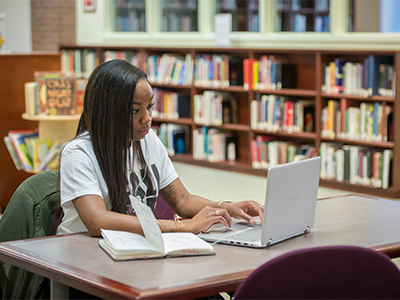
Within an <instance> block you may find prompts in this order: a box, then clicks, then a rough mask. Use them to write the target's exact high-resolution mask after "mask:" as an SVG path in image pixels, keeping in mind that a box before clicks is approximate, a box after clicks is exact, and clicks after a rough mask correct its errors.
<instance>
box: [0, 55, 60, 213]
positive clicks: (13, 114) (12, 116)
mask: <svg viewBox="0 0 400 300" xmlns="http://www.w3.org/2000/svg"><path fill="white" fill-rule="evenodd" d="M60 69H61V63H60V54H59V53H30V54H4V55H0V71H1V72H0V78H1V80H0V86H1V87H0V99H1V100H0V101H1V105H2V109H1V113H0V114H1V118H0V120H1V124H2V125H1V127H0V128H1V136H2V137H4V136H6V135H7V134H8V131H9V130H10V129H30V128H37V127H38V122H36V121H27V120H24V119H22V118H21V115H22V113H23V112H24V111H25V101H24V84H25V83H26V82H32V81H34V80H35V79H34V72H35V71H58V70H60ZM0 164H1V166H2V167H1V171H0V174H1V175H0V176H1V181H0V211H2V210H3V209H4V208H5V207H6V206H7V203H8V201H9V200H10V198H11V196H12V194H13V193H14V191H15V190H16V189H17V187H18V186H19V185H20V184H21V182H22V181H24V180H25V179H26V178H28V177H29V176H31V174H28V173H26V172H21V171H18V170H17V169H16V168H15V166H14V164H13V162H12V159H11V157H10V155H9V153H8V150H7V148H6V146H5V144H4V142H3V143H2V146H1V147H0Z"/></svg>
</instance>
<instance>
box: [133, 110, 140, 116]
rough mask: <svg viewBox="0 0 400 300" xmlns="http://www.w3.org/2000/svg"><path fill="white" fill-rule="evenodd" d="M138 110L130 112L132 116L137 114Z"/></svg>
mask: <svg viewBox="0 0 400 300" xmlns="http://www.w3.org/2000/svg"><path fill="white" fill-rule="evenodd" d="M139 110H140V109H135V110H133V111H132V114H134V115H135V114H137V113H138V112H139Z"/></svg>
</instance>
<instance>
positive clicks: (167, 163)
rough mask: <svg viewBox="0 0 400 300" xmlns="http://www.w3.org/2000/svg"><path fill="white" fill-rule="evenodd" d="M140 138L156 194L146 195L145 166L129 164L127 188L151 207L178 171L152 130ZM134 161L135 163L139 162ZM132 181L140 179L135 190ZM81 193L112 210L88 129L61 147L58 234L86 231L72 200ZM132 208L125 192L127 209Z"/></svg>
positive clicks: (147, 185)
mask: <svg viewBox="0 0 400 300" xmlns="http://www.w3.org/2000/svg"><path fill="white" fill-rule="evenodd" d="M140 142H141V146H142V151H143V155H144V157H145V160H146V162H147V165H148V167H149V168H148V169H150V170H151V174H150V176H151V178H152V183H153V187H154V189H155V191H156V195H147V191H148V187H149V183H148V182H146V181H142V178H144V169H142V170H139V169H136V168H134V169H133V170H132V168H131V167H129V166H128V172H129V176H128V180H129V184H128V190H129V191H128V192H129V193H130V194H131V195H135V194H136V198H138V199H139V200H141V201H142V202H143V203H145V204H147V205H148V206H150V207H151V208H152V209H153V210H154V207H155V203H156V199H157V196H158V191H159V190H160V189H163V188H165V187H166V186H168V185H169V184H170V183H171V182H173V181H174V180H175V179H176V178H177V177H178V175H177V173H176V171H175V169H174V167H173V165H172V162H171V160H170V159H169V157H168V154H167V151H166V149H165V147H164V145H163V144H162V142H161V141H160V139H159V138H158V137H157V135H156V134H155V133H154V131H153V130H150V131H149V133H148V134H147V135H146V137H145V138H144V139H142V140H141V141H140ZM131 153H132V148H131ZM135 162H136V161H135ZM135 162H134V164H133V165H134V166H138V165H139V164H137V163H135ZM139 174H140V175H139ZM132 181H133V182H134V183H137V182H140V184H139V186H138V187H137V188H136V189H135V190H136V191H135V190H134V187H136V186H137V184H134V185H132ZM84 195H98V196H100V197H101V198H102V199H103V201H104V203H105V205H106V208H107V210H111V203H110V199H109V195H108V188H107V185H106V182H105V181H104V178H103V175H102V173H101V170H100V166H99V163H98V161H97V159H96V156H95V154H94V151H93V146H92V143H91V141H90V136H89V133H88V132H86V133H84V134H82V135H81V136H80V137H78V138H76V139H74V140H72V141H71V142H70V143H68V144H67V145H66V146H65V148H64V149H63V151H62V156H61V161H60V198H61V207H62V208H63V212H64V217H63V219H62V222H61V224H60V225H59V226H58V228H57V234H65V233H75V232H84V231H88V230H87V228H86V226H85V225H84V224H83V222H82V221H81V219H80V217H79V215H78V212H77V211H76V209H75V207H74V205H73V203H72V200H74V199H76V198H78V197H81V196H84ZM131 211H132V209H131V208H130V204H129V202H128V196H127V213H130V212H131Z"/></svg>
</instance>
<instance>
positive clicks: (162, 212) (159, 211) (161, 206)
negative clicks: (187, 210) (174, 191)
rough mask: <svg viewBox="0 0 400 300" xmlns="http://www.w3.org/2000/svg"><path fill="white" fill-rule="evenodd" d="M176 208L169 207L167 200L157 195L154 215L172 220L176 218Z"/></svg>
mask: <svg viewBox="0 0 400 300" xmlns="http://www.w3.org/2000/svg"><path fill="white" fill-rule="evenodd" d="M174 214H175V212H174V210H173V209H172V208H171V207H169V205H168V204H167V202H165V200H164V199H163V198H162V197H161V196H158V197H157V204H156V207H155V209H154V215H155V216H156V218H157V219H166V220H172V219H173V218H174Z"/></svg>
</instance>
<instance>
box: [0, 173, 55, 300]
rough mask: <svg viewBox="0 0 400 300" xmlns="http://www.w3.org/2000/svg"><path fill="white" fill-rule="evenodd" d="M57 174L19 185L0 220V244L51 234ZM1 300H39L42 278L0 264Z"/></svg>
mask: <svg viewBox="0 0 400 300" xmlns="http://www.w3.org/2000/svg"><path fill="white" fill-rule="evenodd" d="M57 181H58V171H45V172H41V173H38V174H35V175H33V176H31V177H29V178H28V179H26V180H25V181H24V182H22V183H21V184H20V186H19V187H18V188H17V190H16V191H15V192H14V194H13V196H12V197H11V199H10V202H9V203H8V205H7V207H6V210H5V211H4V214H3V216H2V218H1V220H0V242H5V241H13V240H21V239H28V238H37V237H43V236H49V235H52V234H55V227H54V226H53V219H54V215H53V212H54V208H55V207H56V205H57V203H58V199H59V190H58V184H57ZM0 265H1V268H0V288H1V294H2V299H40V298H42V295H43V292H44V290H45V286H46V281H45V279H44V277H42V276H39V275H36V274H33V273H31V272H28V271H26V270H23V269H20V268H17V267H15V266H12V265H10V264H8V263H4V262H0Z"/></svg>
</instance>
